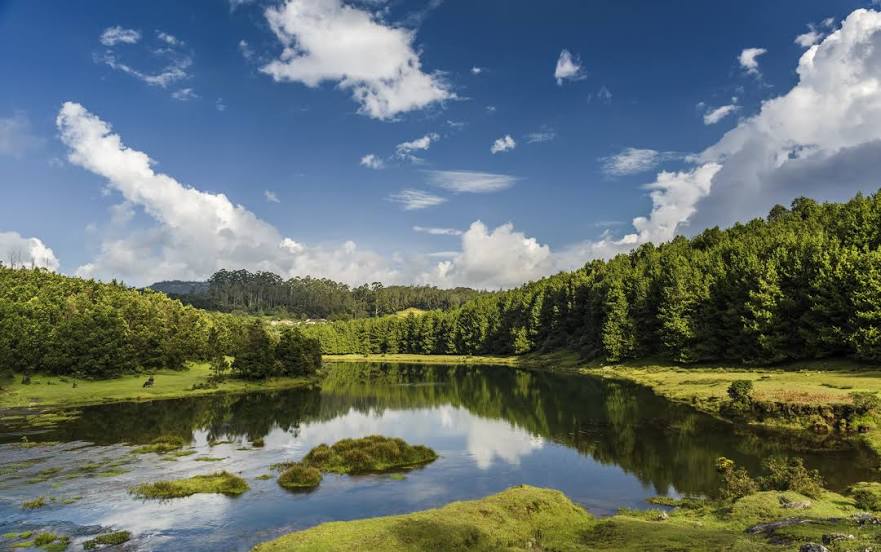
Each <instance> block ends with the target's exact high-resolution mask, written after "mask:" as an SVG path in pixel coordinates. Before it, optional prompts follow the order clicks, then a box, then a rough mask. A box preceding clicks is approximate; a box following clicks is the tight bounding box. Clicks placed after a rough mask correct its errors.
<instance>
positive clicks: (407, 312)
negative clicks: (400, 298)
mask: <svg viewBox="0 0 881 552" xmlns="http://www.w3.org/2000/svg"><path fill="white" fill-rule="evenodd" d="M426 312H427V311H425V310H423V309H420V308H416V307H408V308H406V309H404V310H399V311H398V312H396V313H395V316H398V317H400V318H407V317H408V316H421V315H423V314H425V313H426Z"/></svg>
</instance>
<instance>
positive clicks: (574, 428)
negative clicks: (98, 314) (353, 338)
mask: <svg viewBox="0 0 881 552" xmlns="http://www.w3.org/2000/svg"><path fill="white" fill-rule="evenodd" d="M168 434H173V435H178V436H181V437H183V438H184V439H186V440H188V441H191V448H192V449H194V451H195V452H194V453H193V454H192V455H190V456H182V457H170V456H159V455H156V454H152V453H150V454H134V453H133V452H132V449H133V448H134V447H135V446H137V445H138V444H144V443H149V442H150V441H151V440H152V439H154V438H155V437H157V436H159V435H168ZM370 434H382V435H388V436H395V437H402V438H404V439H406V440H407V441H408V442H410V443H412V444H425V445H428V446H430V447H432V448H434V449H435V450H436V451H437V452H438V454H439V455H440V458H439V459H438V460H437V461H436V462H434V463H432V464H430V465H428V466H426V467H424V468H422V469H418V470H414V471H411V472H408V473H406V475H405V477H404V478H403V479H400V478H399V477H394V476H389V475H371V476H359V477H350V476H337V475H325V477H324V480H323V482H322V483H321V485H320V486H319V487H318V489H317V490H315V491H314V492H311V493H306V494H303V493H299V494H297V493H290V492H287V491H285V490H283V489H282V488H280V487H279V486H278V485H277V484H276V482H275V480H274V478H273V479H268V480H260V479H257V477H258V476H260V475H264V474H268V473H272V472H270V469H269V467H270V465H271V464H273V463H277V462H282V461H288V460H298V459H300V458H301V457H302V456H303V455H304V454H305V453H306V452H307V451H309V449H311V448H312V447H314V446H316V445H318V444H320V443H333V442H335V441H337V440H339V439H342V438H345V437H361V436H365V435H370ZM23 435H27V436H28V439H29V440H30V441H31V442H34V441H43V442H52V444H48V445H45V446H35V447H30V448H23V447H22V446H20V444H19V442H20V440H21V438H22V436H23ZM258 438H263V439H264V441H265V446H264V447H262V448H255V447H252V446H251V445H250V443H251V442H252V441H253V440H254V439H258ZM0 443H4V444H0V533H6V532H13V531H15V532H19V531H24V530H29V529H40V530H42V529H47V528H48V529H53V530H56V531H57V532H59V533H64V534H69V535H72V536H73V537H74V539H73V540H74V542H75V543H79V542H81V541H82V540H85V539H86V538H88V537H89V535H94V534H96V533H98V532H99V531H102V530H108V529H110V528H112V529H115V530H121V529H125V530H129V531H131V532H132V533H133V534H134V535H135V538H134V539H133V540H132V541H131V542H130V543H129V544H128V545H127V546H126V547H125V548H124V549H126V550H157V551H159V550H162V551H202V550H204V551H209V550H210V551H221V550H248V549H249V548H250V547H251V546H253V545H254V544H256V543H258V542H261V541H264V540H267V539H271V538H274V537H276V536H278V535H281V534H283V533H285V532H288V531H292V530H296V529H302V528H305V527H310V526H312V525H315V524H318V523H321V522H324V521H330V520H348V519H355V518H362V517H370V516H378V515H386V514H397V513H406V512H411V511H414V510H421V509H425V508H431V507H436V506H440V505H443V504H446V503H448V502H450V501H453V500H462V499H470V498H477V497H482V496H486V495H488V494H492V493H495V492H498V491H501V490H503V489H505V488H507V487H510V486H512V485H519V484H524V483H525V484H530V485H536V486H541V487H552V488H556V489H559V490H561V491H563V492H565V493H566V494H567V495H568V496H569V497H571V498H572V499H573V500H575V501H577V502H579V503H580V504H582V505H583V506H585V507H586V508H588V509H589V510H590V511H591V512H592V513H594V514H595V515H607V514H610V513H613V512H614V511H615V510H617V509H618V508H619V507H622V506H626V507H632V508H647V507H650V506H649V505H648V504H647V503H646V502H645V500H646V499H647V498H649V497H652V496H655V495H671V496H678V495H683V494H712V493H713V491H714V489H715V488H716V487H717V485H718V481H717V479H716V474H715V472H714V470H713V463H714V461H715V459H716V458H717V457H719V456H727V457H729V458H732V459H734V460H736V461H737V462H738V463H739V464H742V465H744V466H746V467H747V468H749V469H750V470H751V471H753V472H757V471H758V466H759V465H760V463H761V461H762V459H763V458H766V457H768V456H771V455H774V454H786V455H798V456H802V457H803V458H805V460H806V462H807V464H808V465H809V466H811V467H816V468H818V469H820V470H821V472H822V473H823V475H824V476H825V477H826V479H827V482H828V484H829V486H831V487H833V488H842V487H844V486H846V485H847V484H849V483H852V482H855V481H861V480H869V479H875V478H876V472H875V470H874V469H873V468H874V466H875V464H876V463H875V461H874V460H873V457H872V456H871V455H870V454H869V453H868V452H867V451H865V450H863V449H861V448H858V447H846V448H842V449H839V450H833V451H827V452H822V453H818V452H803V451H805V450H808V447H805V443H804V442H803V441H802V440H800V439H798V438H795V437H794V436H791V435H782V434H772V433H760V432H755V431H739V430H735V429H734V428H733V427H731V426H730V425H727V424H725V423H722V422H719V421H717V420H715V419H713V418H710V417H708V416H704V415H701V414H698V413H695V412H693V411H692V410H691V409H689V408H687V407H684V406H679V405H671V404H670V403H668V402H666V401H664V400H663V399H661V398H659V397H657V396H655V395H654V394H652V393H651V392H649V391H646V390H645V389H642V388H639V387H636V386H630V385H625V384H621V383H611V382H607V381H603V380H599V379H593V378H585V377H580V376H561V375H553V374H546V373H536V372H527V371H519V370H514V369H511V368H508V367H493V366H468V367H463V366H458V367H454V366H417V365H393V364H384V365H380V364H362V365H356V364H340V365H330V366H328V367H327V376H326V378H325V379H324V380H323V382H322V384H321V386H320V388H319V387H315V388H311V389H294V390H288V391H280V392H272V393H254V394H248V395H223V396H214V397H203V398H192V399H180V400H166V401H155V402H149V403H129V404H114V405H102V406H94V407H87V408H82V409H80V410H79V415H78V416H76V417H74V418H72V419H70V420H68V421H65V422H62V423H60V424H58V425H57V426H55V427H53V428H49V429H46V430H35V429H34V428H28V427H21V426H6V427H4V426H0ZM206 459H208V460H206ZM218 470H227V471H230V472H235V473H239V474H240V475H241V476H242V477H244V478H245V479H246V480H247V481H248V484H249V485H250V487H251V490H250V491H248V492H246V493H245V494H244V495H242V496H240V497H238V498H227V497H224V496H219V495H196V496H192V497H189V498H181V499H174V500H169V501H146V500H141V499H138V498H134V497H132V496H131V495H130V494H129V493H128V489H129V488H130V487H132V486H133V485H136V484H139V483H143V482H149V481H155V480H157V479H168V478H179V477H189V476H192V475H196V474H201V473H212V472H214V471H218ZM37 496H45V497H47V498H50V497H51V498H54V502H53V501H51V499H50V502H49V504H48V505H47V506H45V507H43V508H40V509H37V510H33V511H26V510H23V509H22V508H21V503H22V502H23V501H25V500H30V499H33V498H34V497H37ZM7 545H8V544H7ZM3 546H4V544H3V542H0V548H2V547H3ZM77 548H79V547H78V546H77V547H74V548H72V549H77Z"/></svg>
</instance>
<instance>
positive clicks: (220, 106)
mask: <svg viewBox="0 0 881 552" xmlns="http://www.w3.org/2000/svg"><path fill="white" fill-rule="evenodd" d="M214 108H215V109H217V111H221V112H223V111H226V104H225V103H223V98H217V101H215V102H214Z"/></svg>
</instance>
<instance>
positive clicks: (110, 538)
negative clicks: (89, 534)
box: [83, 531, 132, 550]
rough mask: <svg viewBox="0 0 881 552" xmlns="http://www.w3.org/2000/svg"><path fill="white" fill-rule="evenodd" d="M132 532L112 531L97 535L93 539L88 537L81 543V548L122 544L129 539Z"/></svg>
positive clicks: (87, 548) (91, 548)
mask: <svg viewBox="0 0 881 552" xmlns="http://www.w3.org/2000/svg"><path fill="white" fill-rule="evenodd" d="M131 538H132V534H131V533H129V532H128V531H114V532H112V533H105V534H103V535H98V536H97V537H95V538H93V539H89V540H87V541H86V542H84V543H83V550H95V549H96V548H98V547H99V546H113V545H117V544H122V543H124V542H128V541H129V540H131Z"/></svg>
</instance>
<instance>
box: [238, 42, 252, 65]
mask: <svg viewBox="0 0 881 552" xmlns="http://www.w3.org/2000/svg"><path fill="white" fill-rule="evenodd" d="M239 53H241V54H242V57H243V58H245V59H246V60H248V61H251V59H252V58H253V57H254V50H253V49H252V48H251V45H250V44H248V41H247V40H245V39H242V40H239Z"/></svg>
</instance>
